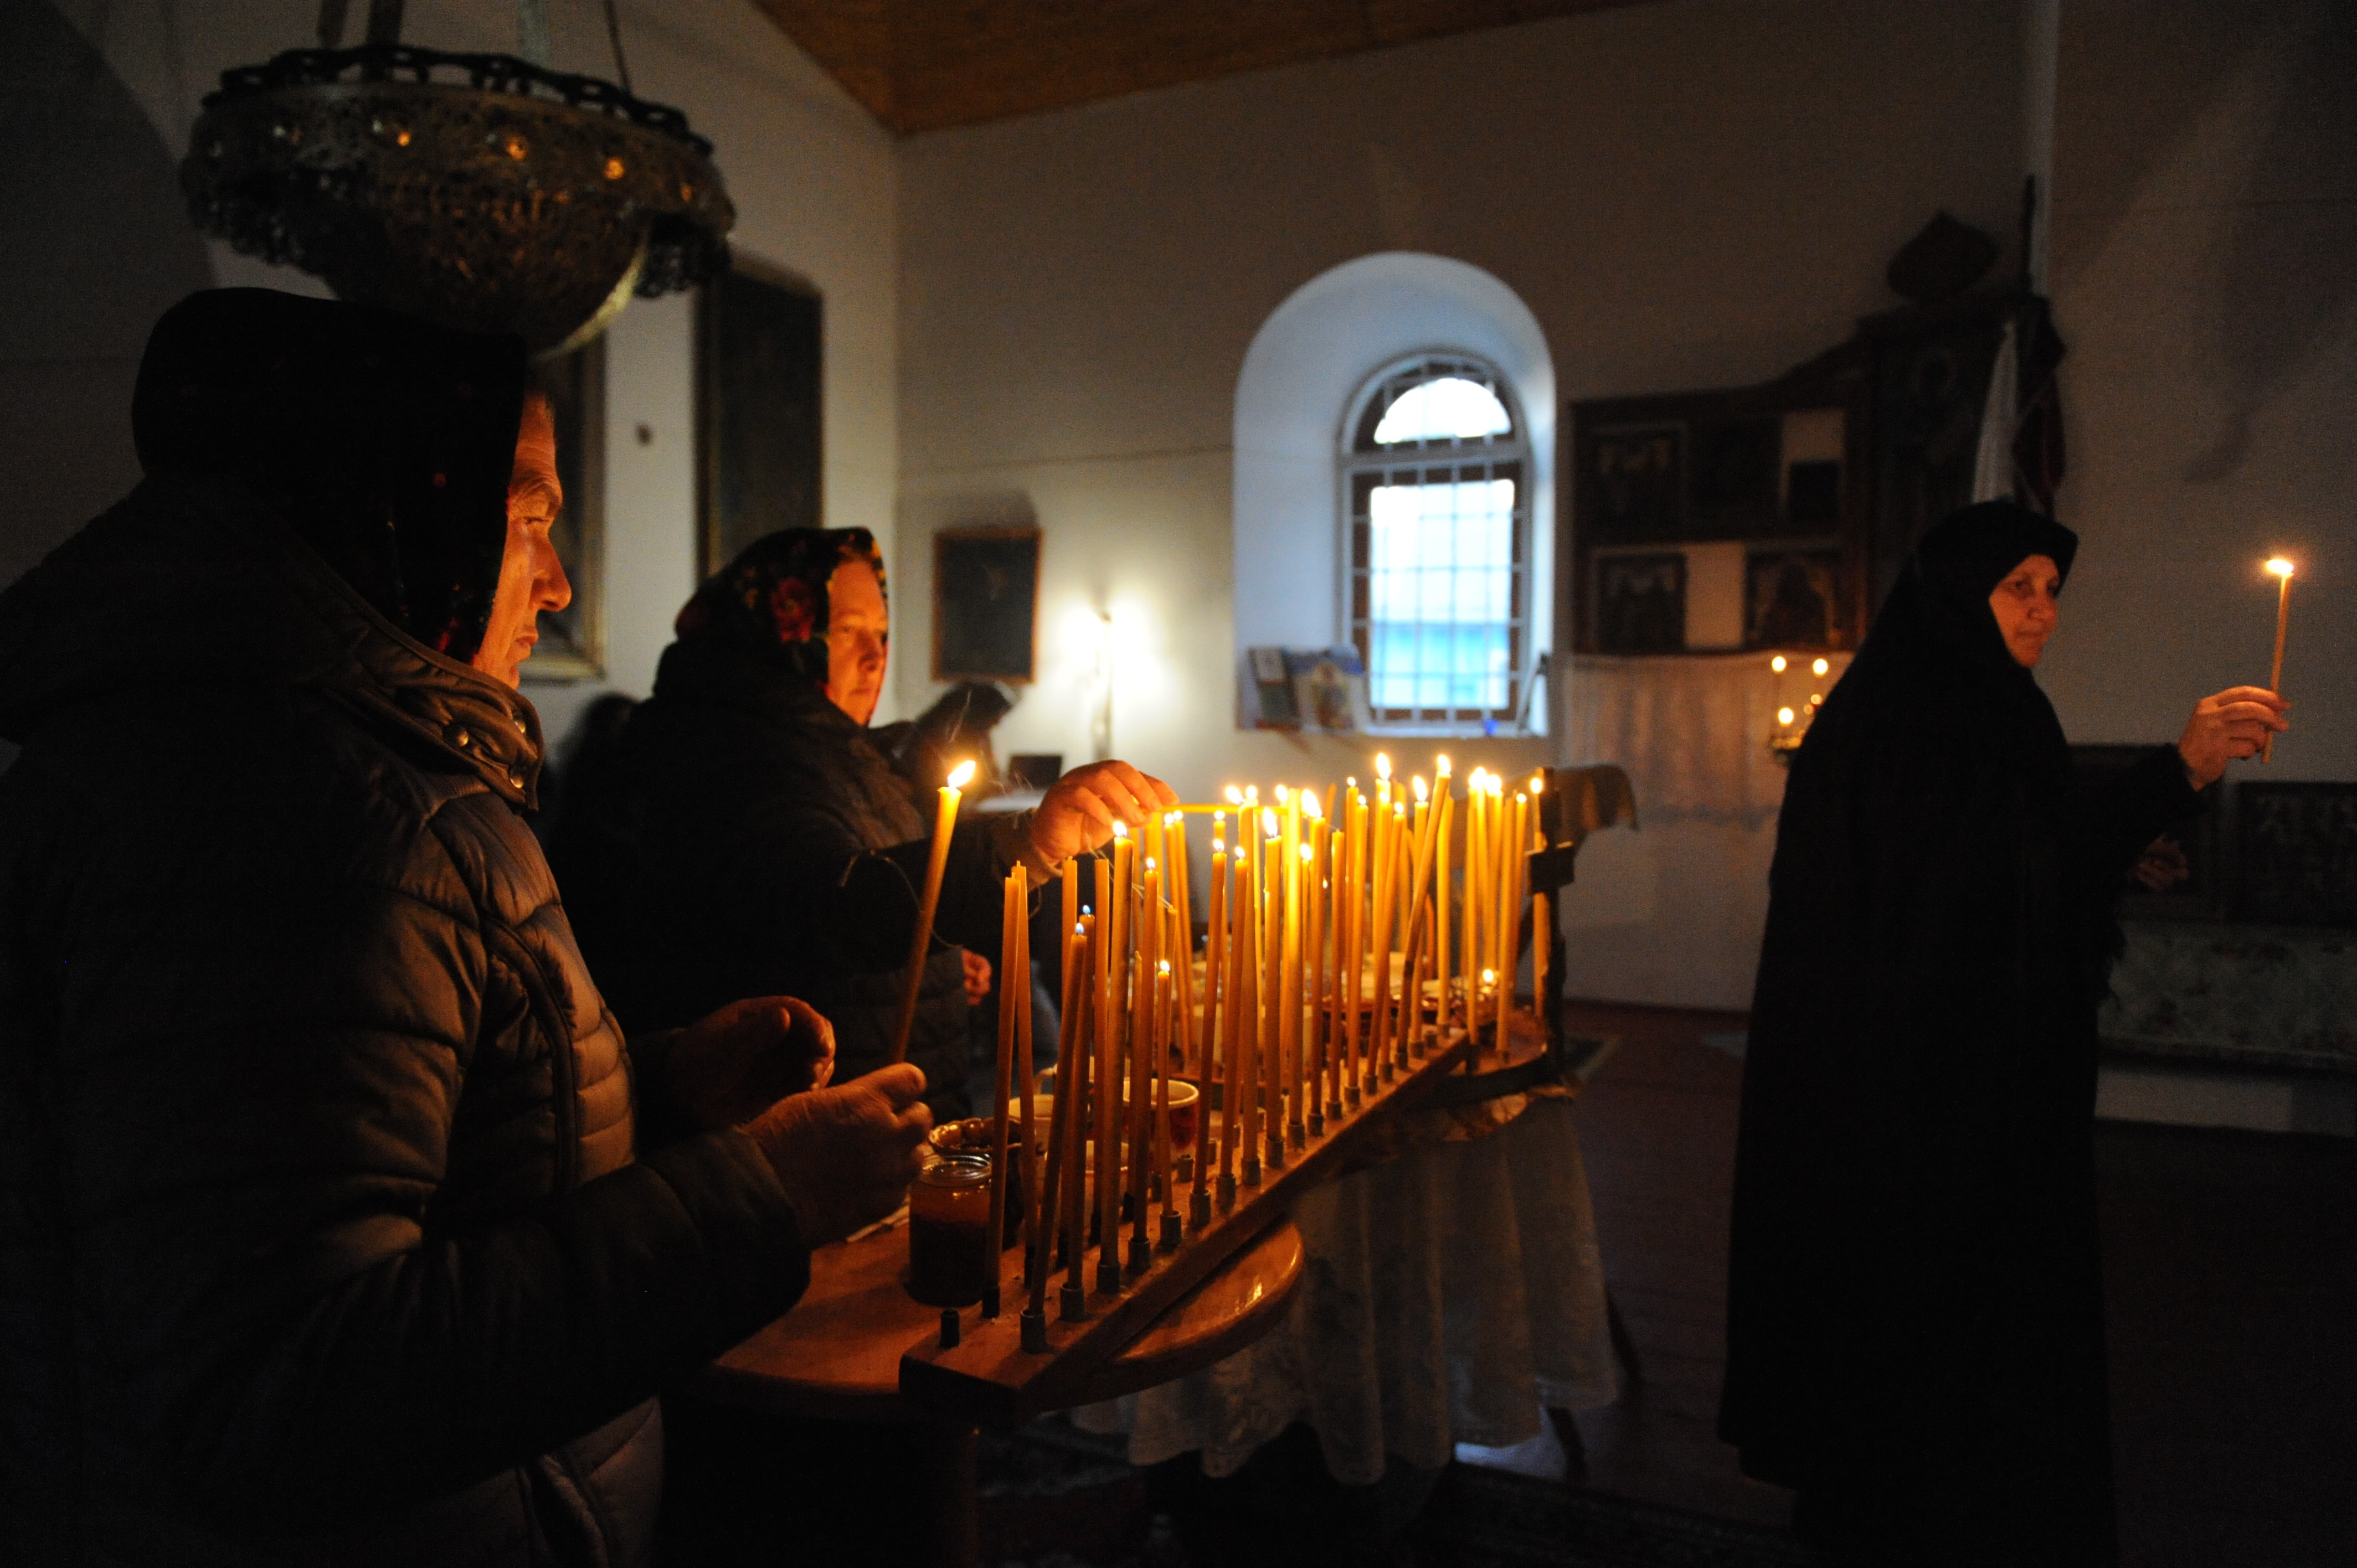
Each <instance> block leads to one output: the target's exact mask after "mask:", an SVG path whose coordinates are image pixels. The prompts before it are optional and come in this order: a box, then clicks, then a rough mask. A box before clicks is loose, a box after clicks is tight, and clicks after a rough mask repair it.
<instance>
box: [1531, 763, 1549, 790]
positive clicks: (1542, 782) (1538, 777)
mask: <svg viewBox="0 0 2357 1568" xmlns="http://www.w3.org/2000/svg"><path fill="white" fill-rule="evenodd" d="M1545 788H1546V769H1545V768H1540V769H1539V770H1538V771H1537V772H1536V773H1534V774H1532V775H1531V793H1532V794H1534V795H1535V794H1538V793H1539V792H1540V791H1541V790H1544V789H1545Z"/></svg>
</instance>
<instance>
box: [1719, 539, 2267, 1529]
mask: <svg viewBox="0 0 2357 1568" xmlns="http://www.w3.org/2000/svg"><path fill="white" fill-rule="evenodd" d="M2077 543H2078V541H2077V538H2076V536H2075V535H2073V534H2072V532H2070V531H2069V530H2068V529H2065V528H2063V527H2061V525H2060V524H2058V523H2055V522H2053V521H2050V520H2049V519H2046V518H2043V517H2040V516H2039V515H2038V514H2036V513H2034V512H2031V511H2029V510H2025V509H2023V508H2021V507H2018V506H2016V505H2014V504H2012V503H2011V502H2005V501H1994V502H1987V503H1984V504H1982V505H1979V506H1975V507H1971V508H1968V509H1966V510H1964V511H1961V512H1959V513H1957V514H1956V515H1954V516H1953V517H1951V518H1949V519H1948V520H1947V521H1944V522H1943V523H1942V524H1940V525H1939V526H1938V527H1937V528H1935V529H1933V530H1932V532H1931V533H1930V534H1929V535H1927V536H1926V537H1925V539H1924V541H1923V543H1922V545H1921V548H1920V549H1919V550H1918V551H1917V552H1916V553H1915V556H1914V557H1913V559H1912V560H1910V562H1909V564H1908V566H1907V569H1906V571H1905V573H1904V574H1903V575H1902V576H1901V577H1900V581H1899V583H1898V585H1896V586H1895V587H1894V588H1893V590H1892V592H1891V595H1890V597H1889V601H1888V602H1887V603H1886V605H1885V606H1884V607H1883V610H1882V613H1881V615H1880V617H1879V618H1878V619H1877V621H1876V623H1875V626H1874V629H1873V631H1872V633H1871V635H1869V636H1868V637H1867V640H1866V643H1865V646H1864V647H1863V648H1861V649H1860V650H1859V651H1858V655H1857V660H1855V661H1854V662H1853V663H1852V665H1851V667H1850V669H1849V671H1848V672H1847V674H1846V676H1845V677H1844V678H1843V680H1842V682H1841V683H1840V684H1839V685H1838V686H1837V687H1836V688H1835V690H1834V692H1833V693H1831V695H1830V696H1829V697H1828V698H1827V700H1826V702H1825V703H1824V708H1823V709H1822V711H1821V712H1820V713H1819V714H1818V715H1817V718H1816V720H1815V722H1814V724H1813V725H1811V727H1810V730H1809V734H1808V737H1807V739H1806V741H1805V742H1804V743H1803V746H1802V747H1801V749H1800V751H1799V753H1798V755H1797V756H1796V757H1794V758H1793V763H1792V779H1791V782H1790V783H1789V785H1788V786H1787V788H1786V789H1785V794H1784V807H1783V814H1782V820H1781V826H1780V829H1779V832H1778V836H1777V844H1776V859H1775V864H1774V868H1773V870H1772V872H1771V873H1770V893H1771V897H1770V906H1769V916H1768V932H1767V940H1766V942H1765V944H1764V946H1763V948H1762V950H1761V953H1760V979H1759V984H1758V990H1757V993H1756V994H1755V996H1754V998H1753V1001H1752V1010H1751V1033H1750V1045H1749V1056H1748V1059H1747V1061H1746V1064H1745V1070H1744V1085H1743V1112H1742V1126H1741V1134H1740V1141H1739V1146H1738V1155H1737V1161H1736V1180H1735V1212H1734V1229H1733V1237H1732V1245H1731V1251H1730V1258H1729V1278H1728V1311H1727V1384H1726V1390H1725V1394H1724V1399H1723V1402H1722V1405H1721V1408H1720V1414H1719V1432H1720V1435H1721V1436H1722V1437H1724V1438H1725V1439H1726V1440H1727V1442H1729V1443H1732V1444H1736V1445H1737V1446H1738V1448H1739V1449H1740V1450H1741V1451H1742V1460H1743V1468H1744V1471H1745V1473H1746V1474H1748V1475H1751V1476H1754V1477H1759V1478H1760V1479H1763V1480H1768V1481H1773V1482H1776V1483H1778V1484H1780V1485H1783V1486H1787V1487H1794V1488H1796V1489H1797V1490H1798V1492H1799V1494H1800V1496H1799V1499H1798V1505H1797V1508H1796V1513H1795V1522H1796V1525H1797V1526H1798V1527H1799V1528H1800V1529H1801V1530H1802V1532H1803V1534H1804V1535H1807V1536H1810V1537H1811V1538H1813V1539H1814V1540H1816V1541H1819V1542H1820V1543H1821V1544H1823V1545H1825V1546H1827V1547H1829V1548H1831V1549H1833V1550H1835V1552H1838V1553H1840V1554H1842V1556H1843V1560H1845V1561H1857V1562H1870V1563H1910V1564H1911V1563H2007V1564H2012V1563H2108V1562H2110V1561H2112V1559H2113V1556H2114V1544H2113V1540H2114V1526H2113V1518H2112V1494H2111V1439H2110V1427H2109V1422H2108V1415H2107V1411H2106V1400H2105V1387H2104V1334H2103V1297H2102V1288H2101V1286H2102V1282H2101V1276H2100V1264H2101V1260H2100V1256H2099V1253H2098V1245H2097V1234H2096V1215H2095V1187H2094V1170H2093V1144H2092V1137H2091V1131H2092V1122H2093V1112H2094V1096H2095V1012H2096V1006H2097V1004H2098V1003H2099V1002H2100V1000H2101V999H2102V996H2103V994H2104V989H2105V984H2106V975H2107V972H2108V970H2109V967H2110V963H2111V961H2112V958H2113V955H2114V953H2115V950H2116V945H2117V941H2118V936H2119V933H2118V928H2117V925H2116V923H2115V919H2114V917H2113V906H2114V905H2115V902H2116V895H2117V893H2118V891H2119V889H2120V887H2121V886H2122V883H2123V880H2124V878H2125V875H2126V871H2127V869H2128V867H2129V866H2130V865H2132V864H2133V863H2134V862H2135V860H2136V856H2137V854H2138V852H2139V851H2140V850H2141V849H2142V848H2143V846H2144V845H2145V844H2147V843H2149V842H2150V841H2151V840H2152V838H2153V837H2154V836H2155V835H2156V834H2157V833H2158V832H2160V831H2161V830H2162V829H2163V828H2165V827H2167V826H2168V825H2169V823H2170V822H2174V821H2177V820H2179V819H2181V818H2183V817H2186V816H2189V815H2191V814H2192V813H2194V812H2195V811H2199V810H2200V809H2201V798H2200V796H2199V795H2198V794H2197V793H2196V791H2197V790H2198V789H2201V788H2203V787H2206V786H2207V785H2208V784H2210V783H2211V782H2212V781H2213V780H2215V779H2217V778H2218V777H2219V775H2220V774H2221V773H2222V772H2223V771H2224V768H2225V763H2226V759H2227V757H2248V756H2250V755H2251V754H2252V753H2253V752H2254V751H2255V750H2256V749H2257V746H2258V743H2259V741H2260V739H2261V738H2262V736H2265V735H2266V733H2267V732H2269V731H2271V730H2277V729H2281V728H2283V727H2284V723H2283V719H2282V716H2281V714H2282V712H2283V704H2282V703H2281V702H2280V701H2279V700H2278V699H2276V697H2275V696H2274V695H2273V694H2272V693H2267V692H2266V691H2264V690H2261V689H2258V688H2253V687H2238V688H2234V689H2233V690H2230V691H2226V692H2222V693H2219V694H2217V695H2216V696H2213V697H2211V698H2208V699H2205V700H2204V701H2203V702H2202V703H2201V705H2200V706H2199V707H2198V708H2197V709H2196V710H2195V714H2194V716H2193V718H2192V720H2191V721H2190V723H2189V724H2188V725H2187V726H2186V730H2185V734H2184V736H2183V737H2182V738H2181V739H2180V740H2179V743H2178V745H2177V746H2174V747H2169V746H2157V747H2155V748H2154V749H2153V751H2152V753H2151V754H2150V755H2149V756H2148V757H2146V758H2145V759H2144V761H2143V762H2142V763H2141V764H2140V765H2139V766H2138V767H2136V768H2135V769H2134V770H2133V771H2132V772H2131V773H2130V774H2129V775H2128V776H2127V777H2126V779H2122V780H2120V781H2118V782H2117V783H2115V785H2114V786H2113V787H2111V788H2110V789H2107V790H2104V791H2102V792H2100V793H2098V792H2095V791H2092V790H2089V789H2083V788H2081V787H2080V786H2078V785H2077V784H2076V783H2075V782H2074V780H2073V779H2072V771H2071V759H2070V754H2069V751H2068V749H2067V747H2066V746H2065V744H2064V741H2063V738H2062V730H2061V725H2059V724H2058V723H2057V722H2056V719H2055V716H2054V710H2053V708H2052V706H2051V704H2050V703H2048V701H2047V699H2046V696H2045V694H2044V693H2042V692H2040V690H2039V688H2038V685H2037V682H2036V681H2035V680H2034V679H2033V677H2032V675H2031V673H2030V668H2031V666H2033V665H2035V664H2036V663H2037V661H2038V657H2039V654H2040V651H2041V650H2042V649H2043V645H2044V643H2045V640H2046V638H2047V636H2048V635H2049V634H2050V632H2051V631H2052V630H2053V628H2054V624H2055V595H2056V594H2057V593H2058V592H2059V591H2060V589H2061V583H2062V579H2063V577H2064V576H2065V575H2067V574H2068V572H2069V571H2070V568H2071V561H2072V555H2073V553H2075V551H2076V549H2077Z"/></svg>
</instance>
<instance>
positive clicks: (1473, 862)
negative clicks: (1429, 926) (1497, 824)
mask: <svg viewBox="0 0 2357 1568" xmlns="http://www.w3.org/2000/svg"><path fill="white" fill-rule="evenodd" d="M1488 777H1489V773H1488V770H1487V769H1484V768H1475V769H1474V770H1473V776H1472V777H1471V778H1470V779H1467V780H1466V784H1465V931H1464V935H1463V936H1462V938H1461V939H1460V941H1461V944H1462V950H1461V951H1460V952H1459V953H1458V964H1459V972H1460V976H1461V978H1462V979H1463V981H1464V985H1465V1030H1466V1033H1468V1034H1472V1033H1475V1032H1477V1031H1478V1030H1479V1029H1480V1026H1481V987H1480V976H1481V940H1482V930H1483V927H1482V920H1481V915H1482V911H1483V910H1485V909H1486V908H1488V907H1489V906H1488V904H1487V903H1486V902H1485V896H1484V894H1483V891H1482V889H1483V883H1482V879H1481V878H1482V857H1481V844H1482V837H1481V835H1482V833H1483V832H1484V831H1485V828H1486V826H1487V823H1488V820H1489V819H1488V817H1487V815H1486V813H1485V805H1486V802H1487V801H1488V800H1489V788H1488V786H1487V784H1486V783H1485V782H1484V781H1485V780H1486V779H1488Z"/></svg>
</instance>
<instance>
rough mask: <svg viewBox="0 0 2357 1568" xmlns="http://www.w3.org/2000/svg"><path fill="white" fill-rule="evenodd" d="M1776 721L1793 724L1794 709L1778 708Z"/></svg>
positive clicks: (1782, 723)
mask: <svg viewBox="0 0 2357 1568" xmlns="http://www.w3.org/2000/svg"><path fill="white" fill-rule="evenodd" d="M1776 722H1777V723H1778V724H1780V725H1788V724H1791V723H1792V709H1790V708H1778V709H1777V710H1776Z"/></svg>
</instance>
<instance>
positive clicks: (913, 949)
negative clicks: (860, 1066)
mask: <svg viewBox="0 0 2357 1568" xmlns="http://www.w3.org/2000/svg"><path fill="white" fill-rule="evenodd" d="M973 777H974V764H973V763H971V762H961V763H959V764H958V765H957V766H956V767H955V768H952V769H950V776H949V780H948V782H946V783H944V784H943V785H942V792H941V802H940V805H939V808H938V809H937V810H936V811H935V812H934V814H933V842H932V847H931V854H928V855H927V856H926V860H925V887H924V892H923V893H922V895H920V897H919V898H918V900H917V929H916V930H915V932H914V933H913V934H912V935H911V936H910V938H909V973H908V981H907V983H906V984H904V985H903V986H902V987H901V988H900V1012H899V1016H898V1017H897V1018H895V1019H894V1020H893V1024H892V1059H893V1060H894V1061H896V1062H903V1061H907V1060H908V1059H909V1028H910V1026H913V1025H914V1024H915V1023H916V1021H917V989H918V987H919V986H920V985H921V984H922V983H923V982H924V978H925V956H926V954H927V953H929V952H930V951H931V950H932V945H933V911H934V910H935V909H937V908H940V906H941V901H942V871H943V869H944V868H946V867H947V866H948V865H949V861H950V835H951V833H952V832H955V831H956V829H957V814H958V800H959V798H960V797H959V794H958V791H959V790H961V789H963V788H965V785H966V781H967V780H969V779H972V778H973Z"/></svg>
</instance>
